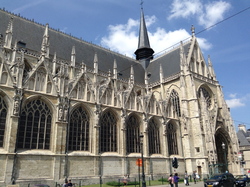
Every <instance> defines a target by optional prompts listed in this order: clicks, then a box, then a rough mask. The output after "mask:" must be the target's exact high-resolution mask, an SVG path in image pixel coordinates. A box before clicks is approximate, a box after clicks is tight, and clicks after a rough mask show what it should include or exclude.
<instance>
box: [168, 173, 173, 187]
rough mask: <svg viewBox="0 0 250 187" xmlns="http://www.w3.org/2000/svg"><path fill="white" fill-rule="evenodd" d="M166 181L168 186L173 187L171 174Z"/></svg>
mask: <svg viewBox="0 0 250 187" xmlns="http://www.w3.org/2000/svg"><path fill="white" fill-rule="evenodd" d="M168 182H169V186H170V187H174V178H173V175H172V174H170V175H169V177H168Z"/></svg>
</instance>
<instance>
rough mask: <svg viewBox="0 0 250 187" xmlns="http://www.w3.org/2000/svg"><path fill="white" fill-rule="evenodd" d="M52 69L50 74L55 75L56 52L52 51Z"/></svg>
mask: <svg viewBox="0 0 250 187" xmlns="http://www.w3.org/2000/svg"><path fill="white" fill-rule="evenodd" d="M52 63H53V70H52V74H53V75H56V52H55V53H54V58H53V61H52Z"/></svg>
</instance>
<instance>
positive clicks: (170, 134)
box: [167, 123, 178, 156]
mask: <svg viewBox="0 0 250 187" xmlns="http://www.w3.org/2000/svg"><path fill="white" fill-rule="evenodd" d="M167 140H168V153H169V156H170V155H178V144H177V130H176V126H175V125H174V124H173V123H169V124H167Z"/></svg>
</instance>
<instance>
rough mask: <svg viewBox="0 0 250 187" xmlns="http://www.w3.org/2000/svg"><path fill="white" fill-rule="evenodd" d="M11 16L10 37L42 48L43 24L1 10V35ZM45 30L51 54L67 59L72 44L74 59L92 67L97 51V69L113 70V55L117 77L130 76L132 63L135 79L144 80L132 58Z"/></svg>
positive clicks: (38, 48)
mask: <svg viewBox="0 0 250 187" xmlns="http://www.w3.org/2000/svg"><path fill="white" fill-rule="evenodd" d="M11 17H14V19H13V39H12V41H15V40H16V41H17V42H18V41H22V42H23V43H25V44H26V48H27V49H30V50H33V51H37V52H39V51H40V50H41V44H42V39H43V34H44V30H45V26H44V25H41V24H38V23H35V22H34V21H31V20H28V19H25V18H21V17H19V16H16V15H13V14H10V13H8V12H6V11H3V10H0V22H1V23H0V25H1V27H0V33H2V35H4V36H5V32H6V29H7V27H8V24H9V21H10V18H11ZM48 34H49V41H50V54H51V55H53V54H54V52H56V55H57V58H59V59H63V60H65V61H68V62H69V61H70V58H71V51H72V47H73V46H75V51H76V63H78V64H80V63H81V62H82V61H84V63H85V64H86V65H87V67H89V68H93V61H94V55H95V53H96V54H97V56H98V67H99V70H101V71H104V72H108V71H109V70H111V72H112V70H113V65H114V59H116V62H117V71H118V72H120V71H121V73H122V75H121V76H120V78H124V79H128V78H129V76H130V67H131V65H132V66H133V67H134V71H135V72H137V73H136V74H135V81H136V82H138V83H141V84H144V72H145V70H144V68H143V67H142V66H141V64H139V62H138V61H136V60H135V59H133V58H129V57H127V56H124V55H121V54H119V53H115V52H113V51H110V50H108V49H106V48H103V47H100V46H97V45H94V44H91V43H88V42H86V41H83V40H81V39H79V38H75V37H73V36H70V35H67V34H65V33H63V32H60V31H57V30H54V29H49V33H48Z"/></svg>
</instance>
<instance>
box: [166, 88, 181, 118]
mask: <svg viewBox="0 0 250 187" xmlns="http://www.w3.org/2000/svg"><path fill="white" fill-rule="evenodd" d="M167 113H168V116H169V117H173V118H177V117H181V108H180V99H179V94H178V93H177V92H176V91H175V90H173V91H172V92H171V94H170V99H169V104H168V108H167Z"/></svg>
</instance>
